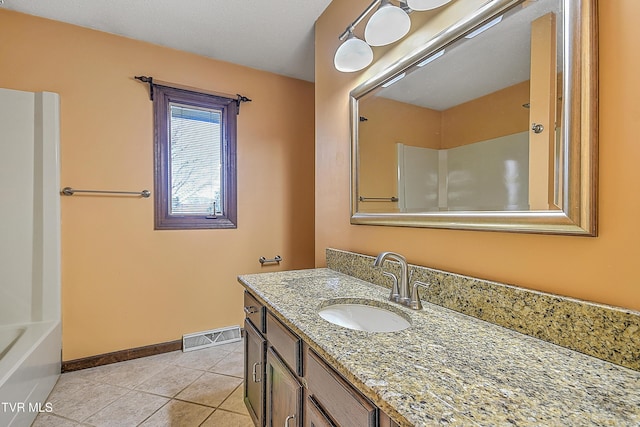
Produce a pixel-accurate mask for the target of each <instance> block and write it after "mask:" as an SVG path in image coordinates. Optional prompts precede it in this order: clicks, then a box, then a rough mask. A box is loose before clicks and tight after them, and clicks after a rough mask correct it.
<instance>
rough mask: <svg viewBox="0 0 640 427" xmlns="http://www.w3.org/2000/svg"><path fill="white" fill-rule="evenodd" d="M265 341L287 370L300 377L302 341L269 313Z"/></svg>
mask: <svg viewBox="0 0 640 427" xmlns="http://www.w3.org/2000/svg"><path fill="white" fill-rule="evenodd" d="M267 339H268V340H269V344H270V345H271V346H272V347H273V348H274V349H275V350H276V351H277V352H278V354H279V355H280V357H281V358H282V360H284V361H285V362H286V364H287V365H289V368H291V370H292V371H293V372H295V373H296V374H298V375H300V376H301V375H302V363H301V360H302V358H301V355H302V351H301V349H302V341H301V340H300V338H299V337H298V336H297V335H296V334H294V333H293V332H291V330H289V328H288V327H286V326H285V325H283V324H282V323H281V322H280V321H279V320H278V319H276V318H275V317H274V316H273V314H271V313H269V312H267Z"/></svg>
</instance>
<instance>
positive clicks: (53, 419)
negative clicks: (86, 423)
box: [31, 413, 80, 427]
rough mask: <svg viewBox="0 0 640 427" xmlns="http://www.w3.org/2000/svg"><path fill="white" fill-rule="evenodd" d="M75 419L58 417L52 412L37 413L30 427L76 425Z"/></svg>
mask: <svg viewBox="0 0 640 427" xmlns="http://www.w3.org/2000/svg"><path fill="white" fill-rule="evenodd" d="M78 426H80V424H78V423H77V422H75V421H70V420H67V419H65V418H60V417H58V416H57V415H53V414H45V413H42V414H38V416H37V417H36V419H35V421H34V422H33V424H31V427H78Z"/></svg>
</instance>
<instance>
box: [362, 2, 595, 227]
mask: <svg viewBox="0 0 640 427" xmlns="http://www.w3.org/2000/svg"><path fill="white" fill-rule="evenodd" d="M581 3H589V2H580V0H575V1H574V0H520V1H514V0H511V1H507V0H496V1H492V2H488V3H487V4H485V6H484V7H482V8H481V9H479V10H478V11H477V12H476V13H474V14H472V15H470V16H467V17H465V18H464V19H462V20H461V21H459V22H458V23H456V24H455V25H453V26H452V27H450V28H448V29H447V30H445V31H443V32H442V33H440V34H438V35H436V36H435V37H434V38H433V39H432V40H430V41H429V42H427V43H426V44H425V47H424V48H423V49H421V50H420V51H419V52H416V53H414V54H412V55H411V56H409V57H407V58H403V59H401V60H400V61H398V62H397V63H395V64H394V65H392V66H391V67H390V68H389V69H388V70H386V71H385V72H384V73H382V74H380V75H378V76H375V77H374V78H372V79H370V80H369V81H367V82H365V83H363V84H362V85H361V86H359V87H358V88H356V89H354V90H353V91H352V93H351V96H352V104H351V107H352V109H351V110H352V111H351V116H352V117H351V120H352V142H353V162H352V163H353V165H352V166H353V174H352V223H355V224H375V225H399V226H425V227H445V228H463V229H490V230H503V231H523V232H542V233H563V234H585V235H595V232H596V230H595V196H594V194H595V192H594V189H595V157H594V156H595V136H594V132H593V131H590V128H595V125H594V123H593V121H594V120H592V118H593V117H595V106H594V105H593V103H591V102H590V101H589V98H588V97H587V96H588V95H589V94H593V93H594V92H595V87H594V86H595V83H594V82H595V76H594V75H593V73H594V72H595V71H594V70H585V69H584V67H581V66H579V64H581V63H585V62H583V61H585V60H588V59H589V58H590V54H591V52H592V50H593V49H595V47H594V45H595V40H594V36H593V34H590V33H589V34H587V31H585V30H584V29H581V28H584V26H580V25H579V24H580V23H584V21H585V20H589V19H593V16H592V11H591V10H590V8H589V7H581ZM587 28H588V27H587ZM586 63H588V62H586ZM585 76H586V78H587V79H586V80H585ZM576 77H578V80H576Z"/></svg>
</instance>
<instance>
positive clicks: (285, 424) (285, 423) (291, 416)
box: [284, 415, 296, 427]
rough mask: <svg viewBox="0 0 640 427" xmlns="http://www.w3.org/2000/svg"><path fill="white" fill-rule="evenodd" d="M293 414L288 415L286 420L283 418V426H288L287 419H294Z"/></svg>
mask: <svg viewBox="0 0 640 427" xmlns="http://www.w3.org/2000/svg"><path fill="white" fill-rule="evenodd" d="M295 418H296V416H295V415H289V416H288V417H287V419H286V420H284V427H289V420H295Z"/></svg>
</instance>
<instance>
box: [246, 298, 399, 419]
mask: <svg viewBox="0 0 640 427" xmlns="http://www.w3.org/2000/svg"><path fill="white" fill-rule="evenodd" d="M245 313H246V319H245V378H244V383H245V385H244V390H245V392H244V401H245V405H246V406H247V409H248V410H249V414H250V415H251V418H252V419H253V422H254V424H255V425H256V427H263V426H266V427H272V426H275V427H282V426H284V427H294V426H297V427H302V426H305V427H351V426H353V427H366V426H369V427H397V425H396V424H395V423H393V422H392V421H391V419H390V418H389V417H388V416H387V415H386V414H384V413H382V412H381V411H380V410H379V409H378V408H377V407H376V406H375V405H374V404H373V403H372V402H371V401H370V400H369V399H367V398H366V397H365V396H363V395H362V394H361V393H360V392H359V391H358V390H356V389H355V388H354V387H353V386H352V385H351V384H350V383H349V382H348V381H346V380H345V379H344V378H343V377H342V376H341V375H340V374H338V373H337V372H336V371H335V370H334V369H333V368H332V367H331V366H330V365H329V364H328V363H327V362H326V361H325V360H324V359H323V358H322V357H320V356H319V355H318V354H317V353H315V352H314V351H313V350H311V349H310V348H309V346H308V345H307V344H306V343H305V342H303V341H302V339H301V338H300V337H298V336H297V335H296V334H295V333H294V332H293V331H292V330H291V329H289V328H288V327H287V326H286V325H284V324H283V323H282V322H281V321H280V320H279V319H278V318H276V316H275V315H273V313H270V312H269V311H268V310H266V309H265V307H263V306H262V304H260V303H259V302H258V301H257V300H256V299H255V298H254V297H253V296H252V295H251V294H250V293H248V292H247V291H245ZM256 323H258V324H256ZM303 384H304V385H303Z"/></svg>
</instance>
